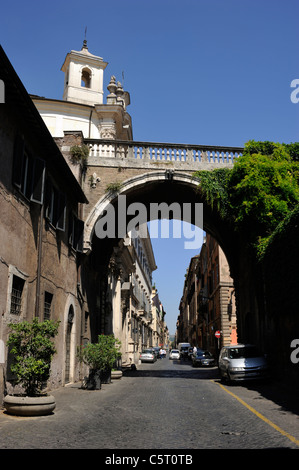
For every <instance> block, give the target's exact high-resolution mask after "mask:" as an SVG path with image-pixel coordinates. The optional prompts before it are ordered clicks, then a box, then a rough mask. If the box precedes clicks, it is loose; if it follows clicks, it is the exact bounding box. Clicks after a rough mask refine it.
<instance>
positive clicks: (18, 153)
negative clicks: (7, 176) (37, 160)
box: [12, 134, 24, 189]
mask: <svg viewBox="0 0 299 470" xmlns="http://www.w3.org/2000/svg"><path fill="white" fill-rule="evenodd" d="M23 161H24V139H23V137H22V136H21V135H20V134H18V135H17V136H16V139H15V145H14V155H13V174H12V181H13V184H15V185H16V186H17V187H18V188H19V189H20V188H21V185H22V175H23Z"/></svg>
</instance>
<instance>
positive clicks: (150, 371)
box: [123, 361, 219, 380]
mask: <svg viewBox="0 0 299 470" xmlns="http://www.w3.org/2000/svg"><path fill="white" fill-rule="evenodd" d="M174 362H176V363H177V364H180V362H179V361H174ZM182 364H183V365H188V363H187V362H186V363H182ZM146 366H147V367H148V368H147V369H139V368H138V366H137V369H136V370H130V369H128V370H125V371H124V372H123V374H124V375H125V376H126V377H159V378H161V379H169V378H172V379H175V378H178V379H182V378H183V379H193V380H211V379H218V378H219V372H218V368H217V367H208V368H202V367H200V368H192V367H191V366H190V369H181V370H179V369H175V370H174V369H168V368H167V367H166V368H165V369H155V364H147V365H146Z"/></svg>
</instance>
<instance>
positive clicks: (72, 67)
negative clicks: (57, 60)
mask: <svg viewBox="0 0 299 470" xmlns="http://www.w3.org/2000/svg"><path fill="white" fill-rule="evenodd" d="M107 65H108V63H107V62H104V61H103V59H102V57H98V56H95V55H93V54H91V53H90V52H89V51H88V48H87V41H86V39H85V40H84V41H83V46H82V49H81V51H71V52H69V53H68V54H67V55H66V58H65V60H64V63H63V65H62V67H61V70H62V71H63V72H64V91H63V100H65V101H73V102H75V103H82V104H89V105H92V106H94V105H95V104H103V96H104V92H103V81H104V70H105V68H106V67H107Z"/></svg>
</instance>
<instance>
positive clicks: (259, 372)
mask: <svg viewBox="0 0 299 470" xmlns="http://www.w3.org/2000/svg"><path fill="white" fill-rule="evenodd" d="M218 367H219V371H220V375H221V379H226V380H228V381H234V380H250V379H260V378H265V377H267V376H268V366H267V361H266V358H265V356H264V355H262V354H261V353H260V352H259V351H258V349H257V347H256V346H254V345H252V344H237V345H234V346H225V347H223V348H222V349H221V351H220V355H219V362H218Z"/></svg>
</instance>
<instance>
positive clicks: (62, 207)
mask: <svg viewBox="0 0 299 470" xmlns="http://www.w3.org/2000/svg"><path fill="white" fill-rule="evenodd" d="M65 214H66V197H65V194H64V193H61V192H59V193H58V195H57V222H56V228H57V229H58V230H61V231H63V232H64V231H65Z"/></svg>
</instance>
